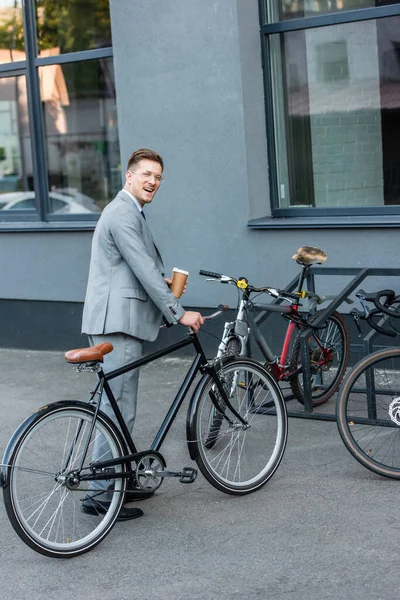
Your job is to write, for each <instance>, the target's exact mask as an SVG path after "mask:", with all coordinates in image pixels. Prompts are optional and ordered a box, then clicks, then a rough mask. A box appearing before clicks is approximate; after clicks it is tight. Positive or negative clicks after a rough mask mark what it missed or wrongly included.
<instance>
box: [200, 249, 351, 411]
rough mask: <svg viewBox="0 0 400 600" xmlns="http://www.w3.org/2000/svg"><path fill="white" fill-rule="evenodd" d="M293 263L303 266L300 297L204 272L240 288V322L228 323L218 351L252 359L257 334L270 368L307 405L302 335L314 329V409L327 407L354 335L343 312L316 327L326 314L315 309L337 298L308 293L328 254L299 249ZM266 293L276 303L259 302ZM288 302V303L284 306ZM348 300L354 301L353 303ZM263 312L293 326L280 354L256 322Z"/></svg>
mask: <svg viewBox="0 0 400 600" xmlns="http://www.w3.org/2000/svg"><path fill="white" fill-rule="evenodd" d="M292 258H293V259H294V260H295V261H296V262H297V263H298V264H299V265H301V267H302V270H301V272H300V275H299V279H298V285H297V290H296V291H295V292H294V293H292V292H288V291H286V290H281V289H278V288H274V287H269V286H266V287H254V286H253V285H251V284H250V283H249V282H248V280H247V279H246V278H245V277H240V278H238V279H236V278H235V277H231V276H229V275H223V274H221V273H214V272H211V271H204V270H201V271H200V275H204V276H206V277H208V278H209V280H214V281H219V282H220V283H223V284H232V285H235V286H236V287H237V289H238V290H239V293H240V297H239V302H238V310H237V314H236V318H235V320H234V321H231V322H227V323H225V327H224V332H223V336H222V340H221V343H220V345H219V347H218V354H217V356H218V358H220V359H222V358H223V357H226V356H246V355H247V353H248V343H249V338H250V335H252V336H253V337H254V339H255V341H256V343H257V345H258V347H259V348H260V350H261V352H262V355H263V357H264V359H265V363H264V366H265V367H266V368H267V369H268V371H269V372H270V373H271V374H272V375H273V377H274V378H275V380H276V381H278V382H279V381H287V382H288V383H289V384H290V387H291V390H292V393H293V395H294V396H295V398H296V399H297V400H298V401H299V402H300V403H301V404H304V385H303V366H302V359H301V347H300V333H301V332H302V331H304V330H305V329H306V328H311V331H312V333H311V334H310V336H309V338H308V348H309V356H310V364H311V378H312V381H311V393H312V405H313V406H314V407H316V406H320V405H321V404H324V403H325V402H327V400H329V398H330V397H331V396H332V395H333V394H334V393H335V391H336V390H337V389H338V386H339V384H340V382H341V380H342V378H343V376H344V374H345V371H346V366H347V363H348V360H349V352H350V335H349V331H348V328H347V326H346V324H345V322H344V320H343V318H342V317H341V315H340V314H339V313H338V312H334V313H333V314H332V315H330V316H329V317H327V319H326V320H325V322H324V323H322V324H321V325H320V326H318V327H314V325H313V323H315V321H316V319H317V318H318V317H319V315H320V312H313V310H314V309H315V307H316V306H317V305H320V304H322V303H323V302H327V301H329V300H331V299H332V298H333V296H332V297H330V296H319V295H318V294H316V293H314V292H310V291H307V290H304V289H303V285H304V282H305V280H306V278H307V274H308V272H309V269H310V267H312V265H315V264H321V263H323V262H325V261H326V259H327V254H326V253H325V252H324V251H323V250H320V249H319V248H314V247H312V246H305V247H303V248H299V250H298V251H297V253H296V254H295V255H294V256H293V257H292ZM260 294H267V295H269V296H271V297H272V298H274V299H275V303H270V304H260V303H258V302H257V303H256V302H255V298H257V297H258V296H259V295H260ZM304 299H307V300H308V301H309V305H308V311H307V312H303V310H304V309H303V306H302V300H304ZM282 301H284V302H286V303H287V304H285V305H283V304H280V302H282ZM347 301H348V302H351V301H350V300H348V299H347ZM277 302H278V303H277ZM260 310H263V311H269V312H278V313H280V314H281V315H282V317H283V318H284V319H286V320H288V321H289V324H288V327H287V331H286V335H285V339H284V342H283V346H282V350H281V353H280V355H276V354H275V353H274V352H273V351H272V349H271V348H270V346H269V345H268V343H267V341H266V340H265V337H264V336H263V335H262V333H261V331H260V328H259V327H258V325H257V323H256V320H255V318H254V317H253V314H254V313H255V311H260ZM296 332H297V333H296Z"/></svg>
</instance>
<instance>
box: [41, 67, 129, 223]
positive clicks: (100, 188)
mask: <svg viewBox="0 0 400 600" xmlns="http://www.w3.org/2000/svg"><path fill="white" fill-rule="evenodd" d="M39 75H40V89H41V99H42V105H43V109H44V122H45V143H46V150H47V166H48V179H49V189H50V212H52V213H54V214H62V213H66V214H68V213H69V214H78V213H79V214H85V213H91V212H92V213H93V212H99V211H100V210H101V209H102V208H103V207H104V206H105V204H107V202H109V201H110V200H112V198H113V197H114V195H115V194H116V193H117V191H118V190H119V189H120V186H121V175H120V155H119V142H118V131H117V113H116V101H115V85H114V70H113V62H112V58H105V59H100V60H89V61H84V62H78V63H68V64H65V65H48V66H45V67H41V68H40V69H39Z"/></svg>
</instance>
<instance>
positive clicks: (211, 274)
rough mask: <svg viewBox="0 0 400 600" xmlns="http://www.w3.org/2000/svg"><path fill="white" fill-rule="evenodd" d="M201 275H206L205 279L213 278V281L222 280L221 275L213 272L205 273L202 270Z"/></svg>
mask: <svg viewBox="0 0 400 600" xmlns="http://www.w3.org/2000/svg"><path fill="white" fill-rule="evenodd" d="M199 275H204V277H212V278H213V279H221V277H222V275H221V273H213V271H203V269H200V271H199Z"/></svg>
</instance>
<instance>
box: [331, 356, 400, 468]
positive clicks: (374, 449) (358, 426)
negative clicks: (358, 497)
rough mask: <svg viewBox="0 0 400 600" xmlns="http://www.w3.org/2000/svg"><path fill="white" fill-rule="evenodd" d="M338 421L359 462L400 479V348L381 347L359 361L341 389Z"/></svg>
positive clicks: (337, 405) (341, 433) (337, 410)
mask: <svg viewBox="0 0 400 600" xmlns="http://www.w3.org/2000/svg"><path fill="white" fill-rule="evenodd" d="M336 421H337V425H338V429H339V433H340V435H341V437H342V440H343V441H344V443H345V445H346V447H347V449H348V450H349V452H350V453H351V454H352V455H353V456H354V458H355V459H356V460H358V462H360V463H361V464H362V465H364V467H367V469H370V470H371V471H374V472H375V473H379V474H380V475H384V476H385V477H391V478H393V479H400V348H389V349H386V350H378V351H377V352H374V353H373V354H370V355H369V356H367V357H366V358H364V359H362V360H361V361H360V362H359V363H357V365H356V366H355V367H354V369H353V370H352V371H350V373H349V374H348V375H347V376H346V378H345V380H344V382H343V384H342V386H341V388H340V391H339V395H338V398H337V403H336Z"/></svg>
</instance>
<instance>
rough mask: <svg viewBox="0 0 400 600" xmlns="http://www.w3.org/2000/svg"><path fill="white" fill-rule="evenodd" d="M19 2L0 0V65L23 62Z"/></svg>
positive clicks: (20, 6)
mask: <svg viewBox="0 0 400 600" xmlns="http://www.w3.org/2000/svg"><path fill="white" fill-rule="evenodd" d="M25 59H26V56H25V44H24V27H23V21H22V2H21V0H0V63H8V62H16V61H19V60H25Z"/></svg>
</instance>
